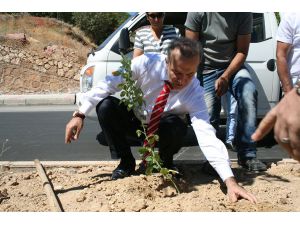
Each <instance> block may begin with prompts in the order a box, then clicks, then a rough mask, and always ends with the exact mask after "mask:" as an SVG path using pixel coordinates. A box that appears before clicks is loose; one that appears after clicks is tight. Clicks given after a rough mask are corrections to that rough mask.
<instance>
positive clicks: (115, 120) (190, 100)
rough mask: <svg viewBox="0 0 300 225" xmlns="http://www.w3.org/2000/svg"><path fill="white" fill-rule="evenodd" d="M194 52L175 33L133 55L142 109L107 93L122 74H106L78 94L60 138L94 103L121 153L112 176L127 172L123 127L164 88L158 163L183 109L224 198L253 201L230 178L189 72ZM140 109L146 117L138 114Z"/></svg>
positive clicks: (132, 124) (72, 136) (179, 131)
mask: <svg viewBox="0 0 300 225" xmlns="http://www.w3.org/2000/svg"><path fill="white" fill-rule="evenodd" d="M199 55H200V54H199V45H198V43H197V42H195V41H192V40H189V39H186V38H180V39H175V40H174V41H172V42H171V43H170V46H169V49H168V54H167V56H166V55H163V54H156V53H151V54H150V53H149V54H144V55H142V56H140V57H136V58H135V59H133V60H132V64H131V69H132V78H133V79H135V80H136V85H137V86H138V87H139V88H140V89H141V90H142V91H143V93H144V101H145V104H144V105H143V109H142V110H137V111H136V112H134V110H130V111H128V110H127V107H126V106H125V105H124V104H120V100H119V99H117V98H114V97H111V96H110V95H111V94H114V93H115V92H117V91H120V88H119V84H121V83H122V81H123V78H122V77H121V76H113V75H108V76H107V77H106V79H105V81H102V82H101V83H99V85H98V86H97V87H95V88H93V89H92V90H90V91H88V92H86V93H85V94H84V95H83V99H82V100H83V101H82V105H81V106H80V108H79V111H75V112H74V114H73V118H72V119H71V120H70V121H69V123H68V124H67V125H66V133H65V142H66V143H70V142H71V140H77V139H78V138H79V134H80V131H81V129H82V127H83V119H84V117H85V115H86V114H87V113H89V112H90V111H91V110H92V109H93V108H94V107H96V111H97V115H98V120H99V123H100V126H101V128H102V130H103V132H104V133H105V136H106V137H107V141H108V144H109V146H110V147H111V146H113V147H114V148H115V149H116V150H117V151H118V152H119V154H120V156H121V160H120V164H119V165H118V167H117V168H116V169H115V170H114V171H113V173H112V179H119V178H123V177H127V176H130V175H131V174H132V173H133V172H134V170H135V165H136V164H135V159H134V157H133V155H132V153H131V149H130V145H129V144H128V143H127V140H126V136H127V135H128V134H129V133H130V134H131V135H136V134H135V131H136V129H138V128H139V127H140V124H141V121H142V122H144V123H145V124H148V123H149V121H150V117H151V112H152V108H154V107H155V106H156V104H155V103H156V102H155V100H156V98H157V96H160V95H161V93H162V92H161V90H162V88H164V89H165V90H168V91H169V94H168V98H167V99H166V101H167V102H166V105H165V107H164V110H163V111H162V112H163V114H162V117H161V119H160V120H159V127H158V135H159V142H158V148H159V152H160V157H161V159H162V161H163V164H164V166H165V167H167V168H170V167H172V166H173V155H174V154H175V153H177V152H178V151H179V149H180V148H181V145H182V141H183V137H184V135H185V132H186V130H187V124H186V122H185V121H184V120H183V118H184V117H185V115H186V114H187V113H189V114H190V117H191V121H192V126H193V129H194V131H195V134H196V137H197V139H198V143H199V146H200V148H201V150H202V152H203V153H204V155H205V157H206V158H207V160H208V161H209V162H210V163H211V165H212V166H213V167H214V168H215V170H216V171H217V172H218V174H219V175H220V177H221V179H222V180H223V181H224V183H225V185H226V186H227V193H228V196H229V199H230V200H231V201H234V202H235V201H237V200H238V199H239V198H240V197H242V198H245V199H248V200H249V201H251V202H253V203H255V202H256V198H255V197H254V196H253V195H252V194H250V193H248V192H247V191H246V190H245V189H244V188H242V187H241V186H240V185H239V184H238V183H237V182H236V180H235V178H234V175H233V173H232V170H231V168H230V165H229V163H230V162H229V158H228V153H227V150H226V147H225V146H224V144H223V143H222V141H220V140H219V139H218V138H217V137H216V136H215V130H214V129H213V127H212V126H211V125H210V123H209V116H208V112H207V108H206V105H205V101H204V90H203V88H202V87H201V86H200V85H199V81H198V80H197V78H196V77H195V73H196V71H197V67H198V64H199V61H200V60H199V58H200V57H199ZM141 111H145V112H147V113H146V114H144V113H143V114H142V115H139V114H138V112H141ZM153 113H155V112H153ZM143 115H146V118H144V120H140V119H139V118H143V117H142V116H143ZM149 126H150V125H149ZM148 128H149V127H148Z"/></svg>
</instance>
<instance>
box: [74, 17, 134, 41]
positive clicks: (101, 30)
mask: <svg viewBox="0 0 300 225" xmlns="http://www.w3.org/2000/svg"><path fill="white" fill-rule="evenodd" d="M128 17H129V14H128V13H115V12H100V13H95V12H75V13H73V21H74V24H75V26H77V27H79V28H80V29H81V30H82V31H84V32H85V33H86V35H87V36H88V37H89V38H91V40H92V41H93V42H95V43H96V44H101V43H102V42H103V41H104V40H105V39H106V38H107V37H108V36H109V35H110V34H111V33H112V32H113V31H114V30H116V29H117V28H118V27H119V26H120V25H121V24H122V23H123V22H124V21H125V20H126V19H127V18H128Z"/></svg>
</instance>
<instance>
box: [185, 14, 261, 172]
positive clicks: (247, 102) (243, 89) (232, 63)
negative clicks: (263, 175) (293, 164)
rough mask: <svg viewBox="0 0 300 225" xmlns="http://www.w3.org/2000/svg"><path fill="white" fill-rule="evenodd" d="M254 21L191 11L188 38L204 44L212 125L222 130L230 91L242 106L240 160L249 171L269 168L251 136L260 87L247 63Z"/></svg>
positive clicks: (244, 16) (238, 140)
mask: <svg viewBox="0 0 300 225" xmlns="http://www.w3.org/2000/svg"><path fill="white" fill-rule="evenodd" d="M252 23H253V19H252V14H251V13H201V12H199V13H198V12H191V13H188V15H187V19H186V22H185V26H186V37H188V38H191V39H193V40H197V41H198V40H199V41H200V43H201V44H202V46H203V50H204V64H203V68H202V69H203V71H202V73H198V79H202V78H203V86H204V90H205V101H206V104H207V107H208V111H209V114H210V116H211V118H210V121H211V123H212V125H213V126H214V127H215V129H217V130H218V128H219V122H220V110H221V100H220V97H221V96H222V95H223V94H225V93H226V92H227V90H229V91H230V93H231V94H232V95H233V96H234V97H235V99H236V100H237V106H238V119H237V131H236V134H237V135H236V150H237V155H238V163H239V165H241V166H242V167H243V168H246V169H248V170H249V171H265V170H266V169H267V168H266V165H265V164H264V163H262V162H261V161H260V160H258V159H257V158H256V151H257V149H256V143H255V142H253V141H252V139H251V135H252V134H253V132H254V131H255V124H256V111H257V90H256V87H255V84H254V82H253V81H252V79H251V76H250V73H249V72H248V70H247V69H246V68H245V66H244V63H245V60H246V57H247V54H248V50H249V45H250V40H251V31H252ZM228 88H229V89H228Z"/></svg>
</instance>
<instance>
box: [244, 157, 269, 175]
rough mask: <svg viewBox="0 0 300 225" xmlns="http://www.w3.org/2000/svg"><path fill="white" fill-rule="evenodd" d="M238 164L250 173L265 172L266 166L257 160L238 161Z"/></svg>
mask: <svg viewBox="0 0 300 225" xmlns="http://www.w3.org/2000/svg"><path fill="white" fill-rule="evenodd" d="M238 164H239V165H240V166H242V167H243V168H244V169H247V170H248V171H250V172H262V171H266V170H267V166H266V165H265V164H264V163H263V162H262V161H260V160H259V159H257V158H252V159H245V160H238Z"/></svg>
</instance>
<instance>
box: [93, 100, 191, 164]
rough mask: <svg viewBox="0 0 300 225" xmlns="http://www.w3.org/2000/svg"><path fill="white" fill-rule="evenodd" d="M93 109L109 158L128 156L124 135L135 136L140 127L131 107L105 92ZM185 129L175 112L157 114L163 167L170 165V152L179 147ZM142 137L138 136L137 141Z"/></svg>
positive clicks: (171, 157) (127, 146)
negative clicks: (106, 144)
mask: <svg viewBox="0 0 300 225" xmlns="http://www.w3.org/2000/svg"><path fill="white" fill-rule="evenodd" d="M96 112H97V116H98V120H99V123H100V126H101V129H102V131H103V133H104V135H105V138H106V141H107V143H108V145H109V148H110V151H111V156H112V158H113V159H116V158H121V159H123V160H131V159H132V158H133V155H132V153H131V149H130V145H129V143H128V141H127V138H128V137H135V138H137V135H136V130H137V129H140V130H142V127H141V122H140V121H139V120H138V119H137V118H136V116H135V115H134V113H133V111H132V110H131V111H128V110H127V107H126V106H125V105H124V104H123V103H121V104H120V100H119V99H117V98H115V97H112V96H109V97H107V98H105V99H103V100H102V101H101V102H100V103H99V104H98V105H97V107H96ZM186 132H187V124H186V123H185V122H184V121H183V120H182V119H180V118H179V117H178V116H176V115H167V116H164V117H162V118H161V120H160V123H159V129H158V135H159V142H158V143H157V147H158V148H159V154H160V157H161V159H162V160H163V162H164V166H165V167H171V166H172V164H173V155H174V154H176V153H177V152H178V151H179V150H180V148H181V146H182V143H183V138H184V136H185V134H186ZM143 138H144V137H141V143H143V142H142V141H143Z"/></svg>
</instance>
